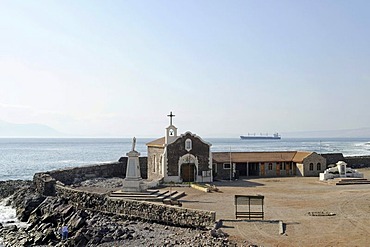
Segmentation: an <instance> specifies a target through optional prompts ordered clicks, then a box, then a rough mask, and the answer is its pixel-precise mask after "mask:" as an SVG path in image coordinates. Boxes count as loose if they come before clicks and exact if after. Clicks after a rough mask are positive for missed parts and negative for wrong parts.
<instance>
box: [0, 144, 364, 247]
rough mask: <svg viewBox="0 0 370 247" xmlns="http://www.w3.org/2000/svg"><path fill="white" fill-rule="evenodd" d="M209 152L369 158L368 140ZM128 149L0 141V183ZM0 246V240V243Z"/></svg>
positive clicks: (4, 211)
mask: <svg viewBox="0 0 370 247" xmlns="http://www.w3.org/2000/svg"><path fill="white" fill-rule="evenodd" d="M203 140H204V141H205V142H208V143H210V144H211V145H212V146H211V151H212V152H255V151H312V152H317V153H343V155H344V156H363V155H370V138H330V139H329V138H315V139H314V138H282V139H281V140H241V139H239V138H204V139H203ZM150 141H153V138H137V139H136V148H135V149H136V150H137V151H138V152H140V154H141V156H146V155H147V147H146V143H148V142H150ZM131 149H132V139H130V138H0V180H1V181H4V180H16V179H22V180H31V179H32V177H33V175H34V174H35V173H36V172H42V171H50V170H54V169H62V168H67V167H76V166H85V165H92V164H99V163H106V162H112V161H118V159H119V158H120V157H122V156H126V153H127V152H129V151H130V150H131ZM4 205H5V204H4V201H3V202H1V203H0V223H2V224H6V223H7V222H13V221H15V223H17V220H16V218H15V210H14V209H11V208H9V207H6V206H4ZM0 243H1V240H0ZM0 246H1V244H0Z"/></svg>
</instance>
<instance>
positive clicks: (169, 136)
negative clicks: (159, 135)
mask: <svg viewBox="0 0 370 247" xmlns="http://www.w3.org/2000/svg"><path fill="white" fill-rule="evenodd" d="M174 116H175V115H173V114H172V111H171V112H170V114H169V115H167V117H169V118H170V125H169V126H168V127H167V128H166V135H165V137H166V139H165V144H166V145H167V144H170V143H172V142H173V141H174V140H176V138H177V128H176V127H175V126H174V125H173V124H172V117H174Z"/></svg>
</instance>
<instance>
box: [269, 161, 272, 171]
mask: <svg viewBox="0 0 370 247" xmlns="http://www.w3.org/2000/svg"><path fill="white" fill-rule="evenodd" d="M269 170H270V171H272V163H269Z"/></svg>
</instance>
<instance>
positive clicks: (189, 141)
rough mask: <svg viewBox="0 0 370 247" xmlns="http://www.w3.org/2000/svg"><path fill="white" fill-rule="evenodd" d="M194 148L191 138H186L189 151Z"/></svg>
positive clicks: (186, 147) (186, 146)
mask: <svg viewBox="0 0 370 247" xmlns="http://www.w3.org/2000/svg"><path fill="white" fill-rule="evenodd" d="M192 148H193V147H192V143H191V140H190V139H186V141H185V150H186V151H188V152H189V151H190V150H191V149H192Z"/></svg>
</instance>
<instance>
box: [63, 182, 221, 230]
mask: <svg viewBox="0 0 370 247" xmlns="http://www.w3.org/2000/svg"><path fill="white" fill-rule="evenodd" d="M56 192H57V196H61V197H64V198H67V199H68V200H69V203H73V204H74V205H76V206H77V207H80V208H86V209H90V210H97V211H100V212H107V213H113V214H119V215H124V216H125V217H127V218H132V219H142V220H145V221H149V222H157V223H161V224H166V225H174V226H181V227H192V228H200V229H204V228H207V227H210V226H212V225H213V224H214V223H215V221H216V213H215V212H212V211H202V210H194V209H186V208H179V207H176V206H167V205H163V204H159V203H150V202H141V201H134V200H123V199H112V198H109V197H107V196H106V195H103V194H95V193H89V192H82V191H78V190H74V189H70V188H66V187H64V186H60V185H57V186H56Z"/></svg>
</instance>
